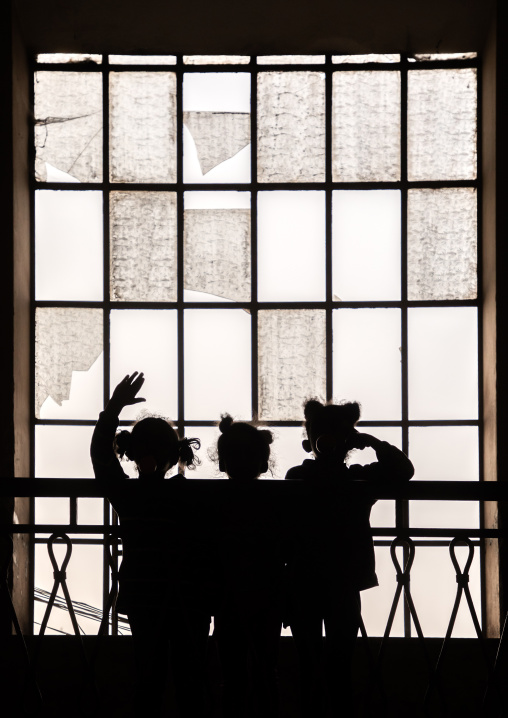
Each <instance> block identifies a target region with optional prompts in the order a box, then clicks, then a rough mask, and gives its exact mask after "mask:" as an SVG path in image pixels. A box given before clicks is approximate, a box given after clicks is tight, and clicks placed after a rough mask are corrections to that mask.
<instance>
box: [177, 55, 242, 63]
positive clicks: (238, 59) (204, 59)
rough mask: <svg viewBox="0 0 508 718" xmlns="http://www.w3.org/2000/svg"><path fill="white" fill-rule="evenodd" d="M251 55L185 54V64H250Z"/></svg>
mask: <svg viewBox="0 0 508 718" xmlns="http://www.w3.org/2000/svg"><path fill="white" fill-rule="evenodd" d="M249 62H250V57H249V55H184V56H183V63H184V65H248V64H249Z"/></svg>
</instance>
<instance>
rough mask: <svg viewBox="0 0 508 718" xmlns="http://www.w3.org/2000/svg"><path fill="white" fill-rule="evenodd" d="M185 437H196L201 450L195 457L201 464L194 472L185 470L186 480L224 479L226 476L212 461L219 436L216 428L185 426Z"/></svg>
mask: <svg viewBox="0 0 508 718" xmlns="http://www.w3.org/2000/svg"><path fill="white" fill-rule="evenodd" d="M185 436H187V437H188V438H190V437H196V438H197V439H199V440H200V441H201V448H200V449H199V451H198V452H197V455H198V457H199V459H200V461H201V464H200V465H199V466H197V467H196V469H195V470H192V471H191V470H190V469H185V476H186V477H187V478H188V479H226V478H227V477H226V475H225V474H223V473H222V472H220V471H219V465H218V463H216V462H215V461H214V460H213V457H214V456H215V454H216V450H217V439H218V438H219V436H220V432H219V429H218V428H217V427H216V426H186V427H185Z"/></svg>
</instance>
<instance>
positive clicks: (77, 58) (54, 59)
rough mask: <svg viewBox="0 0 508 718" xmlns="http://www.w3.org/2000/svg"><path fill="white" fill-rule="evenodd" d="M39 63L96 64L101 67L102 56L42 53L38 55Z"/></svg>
mask: <svg viewBox="0 0 508 718" xmlns="http://www.w3.org/2000/svg"><path fill="white" fill-rule="evenodd" d="M37 62H41V63H46V64H58V63H60V62H66V63H67V62H68V63H69V64H71V63H74V62H96V63H97V64H99V65H100V64H101V62H102V55H86V54H78V53H72V52H52V53H41V54H40V55H37Z"/></svg>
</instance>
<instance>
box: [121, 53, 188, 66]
mask: <svg viewBox="0 0 508 718" xmlns="http://www.w3.org/2000/svg"><path fill="white" fill-rule="evenodd" d="M109 63H110V65H176V55H110V56H109Z"/></svg>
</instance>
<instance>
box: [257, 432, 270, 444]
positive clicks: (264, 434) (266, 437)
mask: <svg viewBox="0 0 508 718" xmlns="http://www.w3.org/2000/svg"><path fill="white" fill-rule="evenodd" d="M258 432H259V435H260V436H261V437H262V439H263V441H264V442H265V443H266V444H268V445H270V444H271V443H273V434H272V432H271V431H270V430H269V429H258Z"/></svg>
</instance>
